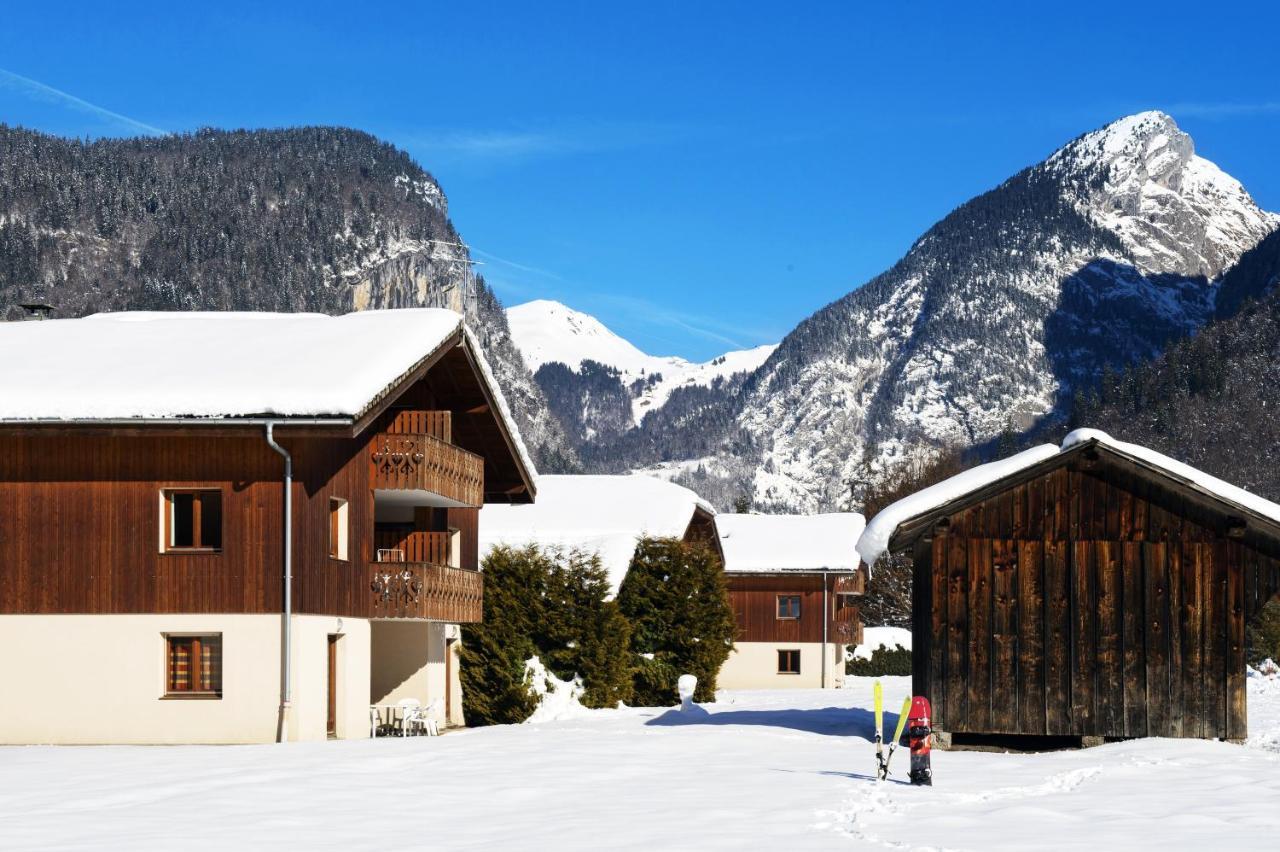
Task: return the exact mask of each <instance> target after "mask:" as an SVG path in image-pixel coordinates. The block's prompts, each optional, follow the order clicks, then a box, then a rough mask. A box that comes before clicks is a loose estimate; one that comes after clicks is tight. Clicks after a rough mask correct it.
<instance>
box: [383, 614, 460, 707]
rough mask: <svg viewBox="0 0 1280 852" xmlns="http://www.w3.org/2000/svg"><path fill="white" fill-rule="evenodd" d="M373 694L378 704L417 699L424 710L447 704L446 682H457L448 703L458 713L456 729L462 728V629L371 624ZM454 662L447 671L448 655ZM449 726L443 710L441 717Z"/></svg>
mask: <svg viewBox="0 0 1280 852" xmlns="http://www.w3.org/2000/svg"><path fill="white" fill-rule="evenodd" d="M371 628H372V630H371V637H372V638H371V647H372V652H373V653H372V660H373V663H372V671H371V675H372V689H371V695H372V697H373V703H375V704H395V703H396V702H398V701H400V700H401V699H404V698H416V699H417V700H418V701H419V702H421V703H422V704H423V705H424V706H426V705H430V704H431V702H432V701H434V700H436V699H437V698H439V699H441V701H443V700H444V699H445V698H446V689H445V677H446V674H448V675H449V676H450V678H451V685H450V689H449V690H448V696H447V697H448V698H449V699H450V701H451V704H452V707H451V708H450V712H449V714H448V720H449V721H450V723H451V724H454V725H459V724H462V684H461V681H460V679H459V677H458V666H459V662H460V661H459V659H458V646H459V644H460V643H459V642H458V641H453V642H450V641H449V640H450V639H451V638H455V639H456V637H457V636H458V635H459V630H458V626H457V625H456V624H444V623H440V622H434V621H432V622H426V621H374V622H372V624H371ZM446 653H449V654H450V655H451V656H452V659H451V665H449V666H446V665H445V654H446ZM435 716H436V719H437V721H439V722H440V723H442V724H443V723H444V722H445V721H446V718H445V713H444V711H443V710H441V712H438V713H436V714H435Z"/></svg>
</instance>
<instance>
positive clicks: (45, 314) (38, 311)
mask: <svg viewBox="0 0 1280 852" xmlns="http://www.w3.org/2000/svg"><path fill="white" fill-rule="evenodd" d="M18 307H20V308H22V310H23V311H25V312H26V316H24V317H23V319H24V320H45V319H48V318H49V315H50V314H52V313H53V312H54V311H56V310H57V308H55V307H54V306H53V305H47V304H45V303H44V302H19V303H18Z"/></svg>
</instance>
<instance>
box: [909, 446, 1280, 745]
mask: <svg viewBox="0 0 1280 852" xmlns="http://www.w3.org/2000/svg"><path fill="white" fill-rule="evenodd" d="M915 570H916V575H915V594H916V596H917V601H918V605H917V607H916V609H915V628H916V635H917V636H918V637H922V638H923V640H924V641H923V642H921V641H920V639H918V640H917V643H918V644H917V646H916V647H917V654H916V657H915V667H914V677H915V681H916V683H915V689H916V691H917V692H918V693H921V694H925V695H929V696H930V697H931V699H932V702H933V707H934V714H935V722H936V725H937V726H938V727H939V728H940V729H942V730H946V731H950V732H953V733H965V732H970V733H983V734H1041V735H1069V736H1103V737H1138V736H1174V737H1176V736H1187V737H1224V738H1233V739H1234V738H1240V737H1243V736H1245V733H1246V717H1245V682H1244V678H1245V658H1244V655H1245V646H1244V640H1245V625H1246V622H1247V621H1248V619H1250V618H1251V617H1252V616H1253V615H1254V614H1256V613H1257V612H1258V610H1259V609H1260V608H1261V607H1262V605H1263V604H1264V603H1265V602H1266V601H1267V600H1268V599H1270V598H1271V597H1272V596H1273V595H1275V594H1276V593H1277V591H1278V590H1280V561H1277V560H1276V559H1275V558H1273V557H1272V556H1269V555H1265V554H1264V553H1262V552H1259V550H1256V549H1254V548H1253V547H1252V546H1250V543H1249V542H1247V541H1246V540H1241V539H1238V538H1234V537H1231V536H1230V535H1228V534H1227V532H1226V530H1225V529H1224V528H1223V524H1222V522H1221V520H1220V519H1218V520H1215V519H1214V518H1213V517H1212V516H1211V515H1210V514H1209V513H1207V512H1206V510H1205V509H1204V508H1203V506H1202V505H1199V504H1198V503H1196V502H1195V501H1191V500H1189V499H1185V498H1183V497H1180V496H1179V495H1177V494H1175V493H1173V492H1171V491H1169V490H1165V489H1161V488H1159V487H1158V486H1156V485H1154V484H1153V483H1152V482H1151V481H1150V480H1147V479H1144V478H1142V477H1140V476H1136V475H1134V474H1133V473H1132V472H1131V471H1128V470H1125V469H1122V468H1119V467H1105V466H1099V467H1095V468H1094V469H1070V468H1068V467H1061V468H1058V469H1056V470H1052V471H1050V472H1048V473H1047V474H1044V475H1042V476H1038V477H1037V478H1035V479H1032V480H1030V481H1028V482H1025V483H1023V484H1020V485H1017V486H1016V487H1012V488H1009V489H1006V490H1005V491H1004V492H1003V493H998V494H996V495H994V496H991V497H989V498H988V499H985V500H983V501H982V502H979V503H977V504H975V505H972V506H970V507H969V508H967V509H964V510H962V511H958V512H956V513H955V514H952V515H950V516H947V517H945V518H943V519H941V520H940V521H939V522H937V523H936V524H935V525H934V527H933V533H932V537H931V538H928V537H922V538H920V539H918V540H917V541H916V546H915Z"/></svg>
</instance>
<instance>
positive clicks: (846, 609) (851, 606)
mask: <svg viewBox="0 0 1280 852" xmlns="http://www.w3.org/2000/svg"><path fill="white" fill-rule="evenodd" d="M859 597H861V595H856V594H854V593H852V592H837V593H836V614H837V615H841V614H845V613H852V612H854V611H855V610H857V608H858V598H859Z"/></svg>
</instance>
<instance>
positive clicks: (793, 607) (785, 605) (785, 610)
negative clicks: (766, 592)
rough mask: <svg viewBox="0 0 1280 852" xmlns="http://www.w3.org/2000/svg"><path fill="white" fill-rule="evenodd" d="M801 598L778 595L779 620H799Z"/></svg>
mask: <svg viewBox="0 0 1280 852" xmlns="http://www.w3.org/2000/svg"><path fill="white" fill-rule="evenodd" d="M799 617H800V596H799V595H778V618H799Z"/></svg>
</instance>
